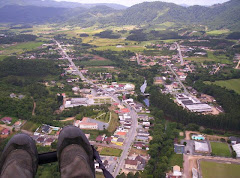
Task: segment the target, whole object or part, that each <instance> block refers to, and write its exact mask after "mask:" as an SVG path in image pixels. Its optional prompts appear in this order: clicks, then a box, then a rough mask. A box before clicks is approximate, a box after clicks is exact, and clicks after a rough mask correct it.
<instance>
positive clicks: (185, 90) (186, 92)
mask: <svg viewBox="0 0 240 178" xmlns="http://www.w3.org/2000/svg"><path fill="white" fill-rule="evenodd" d="M167 66H168V67H169V69H170V70H171V71H172V73H173V74H174V75H175V76H176V79H177V81H178V82H179V83H180V85H181V86H182V88H183V89H184V93H185V94H186V95H190V93H189V92H188V91H187V89H186V87H185V86H184V85H183V83H182V81H181V80H180V79H179V77H178V75H177V74H176V72H175V71H174V70H173V69H172V67H171V65H170V64H167Z"/></svg>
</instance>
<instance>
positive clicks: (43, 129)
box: [42, 124, 52, 134]
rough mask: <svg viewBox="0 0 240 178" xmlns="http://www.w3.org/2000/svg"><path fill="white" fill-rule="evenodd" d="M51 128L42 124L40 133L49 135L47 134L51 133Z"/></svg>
mask: <svg viewBox="0 0 240 178" xmlns="http://www.w3.org/2000/svg"><path fill="white" fill-rule="evenodd" d="M51 131H52V130H51V127H50V126H49V125H46V124H44V125H43V126H42V132H43V133H45V134H49V133H51Z"/></svg>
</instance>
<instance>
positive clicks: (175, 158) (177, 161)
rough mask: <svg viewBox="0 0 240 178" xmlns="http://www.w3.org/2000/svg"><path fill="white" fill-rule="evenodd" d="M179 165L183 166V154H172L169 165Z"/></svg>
mask: <svg viewBox="0 0 240 178" xmlns="http://www.w3.org/2000/svg"><path fill="white" fill-rule="evenodd" d="M176 165H178V166H180V167H181V168H183V155H182V154H173V155H172V156H171V158H170V166H171V167H172V166H176Z"/></svg>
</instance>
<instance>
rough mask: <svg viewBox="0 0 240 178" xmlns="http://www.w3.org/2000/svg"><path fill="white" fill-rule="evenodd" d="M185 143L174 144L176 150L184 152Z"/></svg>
mask: <svg viewBox="0 0 240 178" xmlns="http://www.w3.org/2000/svg"><path fill="white" fill-rule="evenodd" d="M184 149H185V146H184V145H179V144H174V152H175V153H177V154H184Z"/></svg>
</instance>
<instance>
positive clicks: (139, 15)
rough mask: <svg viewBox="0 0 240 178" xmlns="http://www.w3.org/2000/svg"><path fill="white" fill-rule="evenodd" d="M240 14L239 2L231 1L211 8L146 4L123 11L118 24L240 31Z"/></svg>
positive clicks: (156, 3) (236, 0)
mask: <svg viewBox="0 0 240 178" xmlns="http://www.w3.org/2000/svg"><path fill="white" fill-rule="evenodd" d="M239 12H240V1H239V0H231V1H229V2H226V3H223V4H218V5H214V6H211V7H204V6H190V7H183V6H179V5H176V4H173V3H165V2H144V3H141V4H137V5H134V6H132V7H130V8H128V9H126V10H125V11H123V14H122V16H120V17H119V18H118V20H117V22H118V23H120V24H144V23H150V24H151V23H152V24H158V23H164V22H174V23H179V24H189V23H191V24H192V23H198V24H203V25H208V24H209V25H212V26H214V27H215V28H232V29H239V27H240V13H239Z"/></svg>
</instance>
